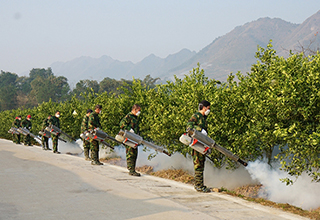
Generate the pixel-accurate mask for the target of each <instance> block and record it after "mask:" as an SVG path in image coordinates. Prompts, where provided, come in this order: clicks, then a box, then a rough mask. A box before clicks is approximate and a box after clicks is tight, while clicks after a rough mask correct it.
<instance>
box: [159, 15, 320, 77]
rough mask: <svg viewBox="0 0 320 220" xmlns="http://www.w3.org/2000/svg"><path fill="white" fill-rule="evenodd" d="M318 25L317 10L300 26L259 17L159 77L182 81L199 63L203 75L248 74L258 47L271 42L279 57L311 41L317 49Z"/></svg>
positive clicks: (319, 20)
mask: <svg viewBox="0 0 320 220" xmlns="http://www.w3.org/2000/svg"><path fill="white" fill-rule="evenodd" d="M319 24H320V11H318V12H317V13H316V14H314V15H313V16H311V17H310V18H308V19H307V20H306V21H304V22H303V23H302V24H300V25H299V24H292V23H290V22H286V21H284V20H281V19H279V18H273V19H271V18H260V19H258V20H256V21H252V22H249V23H246V24H244V25H242V26H239V27H236V28H235V29H233V30H232V31H231V32H229V33H227V34H226V35H224V36H222V37H219V38H217V39H215V40H214V41H213V42H212V43H211V44H209V45H208V46H206V47H205V48H203V49H202V50H201V51H199V52H198V53H197V54H196V55H195V56H194V57H192V58H191V59H190V60H188V61H186V62H185V63H183V64H182V65H180V66H177V67H176V68H174V69H171V70H170V73H169V74H166V75H162V76H161V78H163V79H173V77H172V76H173V75H174V74H175V75H177V76H178V77H180V78H181V77H183V75H184V74H186V73H188V72H189V71H190V70H191V69H192V68H194V67H196V65H197V63H198V62H199V63H200V64H201V68H203V69H204V70H205V73H206V76H208V77H209V78H214V79H216V80H221V81H226V79H227V76H228V75H229V74H230V73H231V72H233V73H236V72H238V71H241V72H242V73H246V72H248V71H250V67H251V65H252V64H254V63H256V61H257V60H256V58H255V57H254V56H255V53H256V51H257V45H259V46H261V47H266V46H267V44H268V43H269V40H270V39H272V45H273V47H274V49H275V50H276V51H277V54H278V55H279V56H284V57H286V56H288V55H289V50H295V51H296V52H301V51H302V48H301V45H302V46H303V47H304V48H308V47H309V46H310V42H313V41H314V42H313V44H312V45H311V46H312V47H311V49H313V50H316V49H318V48H319V43H320V39H319V37H317V35H318V31H320V26H319Z"/></svg>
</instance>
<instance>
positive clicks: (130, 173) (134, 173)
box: [129, 171, 141, 176]
mask: <svg viewBox="0 0 320 220" xmlns="http://www.w3.org/2000/svg"><path fill="white" fill-rule="evenodd" d="M129 175H130V176H141V174H140V173H138V172H136V171H133V172H129Z"/></svg>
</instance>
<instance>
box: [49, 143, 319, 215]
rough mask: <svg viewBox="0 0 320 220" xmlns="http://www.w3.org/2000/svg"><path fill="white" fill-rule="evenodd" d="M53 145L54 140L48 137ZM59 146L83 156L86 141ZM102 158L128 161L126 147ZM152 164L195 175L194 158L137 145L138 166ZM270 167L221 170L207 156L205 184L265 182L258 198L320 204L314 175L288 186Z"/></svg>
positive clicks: (106, 151) (309, 206)
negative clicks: (313, 178) (118, 158)
mask: <svg viewBox="0 0 320 220" xmlns="http://www.w3.org/2000/svg"><path fill="white" fill-rule="evenodd" d="M49 145H50V148H52V141H51V139H50V140H49ZM58 149H59V151H60V152H61V153H72V154H77V155H78V156H81V157H84V156H83V142H82V140H81V139H79V140H77V141H76V142H73V143H70V142H67V143H64V142H62V141H59V145H58ZM150 154H157V155H156V156H155V157H154V158H152V159H150V160H149V159H148V156H149V155H150ZM99 156H100V158H105V157H116V156H118V157H121V158H122V159H123V160H126V152H125V147H123V146H116V147H115V149H114V151H110V148H106V149H104V148H100V155H99ZM144 165H147V166H152V167H153V169H154V171H158V170H163V169H183V170H185V171H187V172H189V173H190V174H191V175H194V168H193V162H192V157H191V156H190V155H187V157H184V156H183V155H181V154H180V153H177V152H176V153H174V154H173V155H172V156H171V157H169V156H167V155H165V154H162V153H156V152H155V151H154V150H152V149H150V150H149V149H144V150H143V147H139V148H138V159H137V167H141V166H144ZM272 167H273V168H271V167H270V166H269V165H268V164H267V163H266V162H264V161H255V162H249V164H248V166H247V167H243V166H240V167H239V168H238V169H236V170H228V169H225V168H221V169H218V168H216V167H214V166H213V164H212V162H210V161H209V160H208V159H206V164H205V171H204V183H205V185H207V186H209V187H217V188H221V187H225V188H227V189H235V188H237V187H241V186H245V185H252V184H262V185H263V187H262V188H261V190H260V192H259V197H262V198H265V199H268V200H270V201H274V202H277V203H288V204H291V205H294V206H297V207H301V208H303V209H306V210H308V209H314V208H318V207H319V206H320V198H319V195H320V183H316V182H312V181H311V180H312V179H311V178H310V177H309V176H308V175H307V174H306V173H303V174H302V175H301V176H300V177H299V178H298V179H297V180H296V181H295V182H294V184H293V185H289V186H287V185H286V184H285V183H282V182H281V181H280V179H282V178H286V177H290V176H289V175H288V174H287V173H286V172H284V171H281V170H279V165H276V164H273V166H272Z"/></svg>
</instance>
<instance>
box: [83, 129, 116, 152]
mask: <svg viewBox="0 0 320 220" xmlns="http://www.w3.org/2000/svg"><path fill="white" fill-rule="evenodd" d="M80 137H81V138H82V139H83V140H90V139H92V140H96V141H99V142H100V143H102V144H103V145H105V146H107V147H110V148H111V149H114V147H112V146H111V145H110V144H109V143H108V142H106V141H105V140H106V139H109V140H112V141H115V142H117V143H119V142H118V141H117V140H116V139H114V138H113V137H111V136H110V135H108V134H107V133H105V132H104V131H102V130H100V129H99V128H96V129H94V130H92V131H85V132H84V133H82V134H80Z"/></svg>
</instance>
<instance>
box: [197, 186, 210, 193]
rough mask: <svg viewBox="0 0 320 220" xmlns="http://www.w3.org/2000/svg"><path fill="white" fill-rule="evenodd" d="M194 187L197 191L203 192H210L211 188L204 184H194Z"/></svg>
mask: <svg viewBox="0 0 320 220" xmlns="http://www.w3.org/2000/svg"><path fill="white" fill-rule="evenodd" d="M194 188H195V190H197V192H203V193H208V192H211V189H210V188H208V187H206V186H194Z"/></svg>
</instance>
